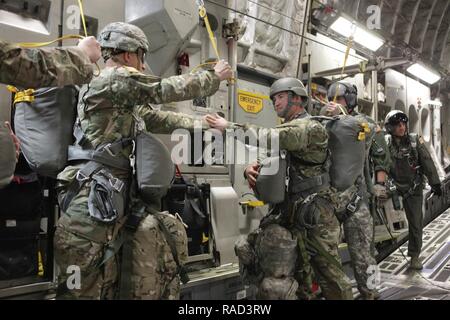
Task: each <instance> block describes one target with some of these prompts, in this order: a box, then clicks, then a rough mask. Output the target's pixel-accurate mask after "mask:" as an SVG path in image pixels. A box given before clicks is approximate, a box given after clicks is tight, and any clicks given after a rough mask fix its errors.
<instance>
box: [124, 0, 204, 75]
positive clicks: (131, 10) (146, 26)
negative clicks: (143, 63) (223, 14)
mask: <svg viewBox="0 0 450 320" xmlns="http://www.w3.org/2000/svg"><path fill="white" fill-rule="evenodd" d="M198 20H199V15H198V7H197V6H196V4H195V1H194V0H182V1H180V0H152V1H148V0H126V1H125V21H126V22H128V23H131V24H134V25H136V26H138V27H140V28H141V29H142V30H143V31H144V32H145V34H146V36H147V38H148V40H149V42H150V50H149V53H148V54H147V63H148V65H149V66H150V68H151V70H152V71H153V73H154V74H155V75H162V74H163V73H164V72H165V71H166V69H167V68H168V67H169V66H170V64H171V63H172V62H173V61H174V59H175V58H176V56H177V53H178V52H179V50H180V48H181V47H182V46H183V44H184V42H185V41H188V40H189V38H190V36H191V35H192V34H193V33H194V31H195V28H196V27H197V25H198Z"/></svg>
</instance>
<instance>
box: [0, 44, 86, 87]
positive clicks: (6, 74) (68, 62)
mask: <svg viewBox="0 0 450 320" xmlns="http://www.w3.org/2000/svg"><path fill="white" fill-rule="evenodd" d="M92 74H93V67H92V63H91V61H90V60H89V58H88V56H87V55H86V54H85V53H84V52H83V51H82V49H80V48H78V47H66V48H41V49H23V48H21V47H18V46H16V45H14V44H11V43H8V42H5V41H2V40H0V82H1V83H4V84H10V85H14V86H17V87H20V88H23V89H28V88H43V87H56V86H59V87H61V86H65V85H69V84H75V85H81V84H84V83H88V82H89V81H90V80H91V78H92Z"/></svg>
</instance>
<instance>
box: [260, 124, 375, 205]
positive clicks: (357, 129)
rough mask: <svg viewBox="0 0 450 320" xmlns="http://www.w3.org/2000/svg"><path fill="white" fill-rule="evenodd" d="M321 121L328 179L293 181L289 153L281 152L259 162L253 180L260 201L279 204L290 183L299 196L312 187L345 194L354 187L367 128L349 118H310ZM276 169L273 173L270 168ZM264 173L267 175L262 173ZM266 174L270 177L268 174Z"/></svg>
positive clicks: (361, 167) (362, 163) (298, 179)
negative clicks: (327, 185)
mask: <svg viewBox="0 0 450 320" xmlns="http://www.w3.org/2000/svg"><path fill="white" fill-rule="evenodd" d="M309 119H312V120H317V121H320V122H321V123H322V124H323V125H324V126H325V128H326V129H327V132H328V135H329V138H328V149H329V153H330V155H329V159H328V161H329V176H328V175H320V176H316V177H311V178H307V179H302V178H301V177H300V178H297V177H295V178H296V179H292V177H291V176H292V174H291V176H290V173H289V171H292V170H290V169H291V168H289V167H290V162H291V161H292V159H290V158H289V154H287V155H286V151H283V150H282V151H281V153H280V155H278V156H274V157H269V158H266V159H264V160H263V161H261V165H260V169H259V175H258V178H257V179H256V187H255V195H256V196H257V198H258V199H259V200H261V201H264V202H266V203H271V204H277V203H281V202H283V201H284V200H285V195H286V190H287V187H288V185H289V184H294V183H295V184H296V185H293V186H292V185H291V186H289V189H290V190H292V189H293V190H298V191H299V193H308V189H309V190H314V189H315V187H317V186H320V185H322V184H323V185H324V184H327V183H330V184H331V186H332V187H334V188H336V189H337V190H338V191H344V190H346V189H348V188H350V187H351V186H352V185H354V184H355V182H356V180H357V179H358V177H359V176H361V175H362V173H363V169H364V161H365V139H366V135H367V134H368V133H369V132H370V128H369V125H368V124H367V123H365V122H362V121H360V120H358V119H356V118H355V117H353V116H350V115H339V116H335V117H323V116H317V117H310V118H309ZM274 166H275V167H278V168H279V170H278V172H277V173H276V174H273V171H274V170H273V167H274ZM266 172H267V174H265V173H266ZM269 172H270V173H271V174H269Z"/></svg>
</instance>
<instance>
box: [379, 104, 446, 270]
mask: <svg viewBox="0 0 450 320" xmlns="http://www.w3.org/2000/svg"><path fill="white" fill-rule="evenodd" d="M385 128H386V131H387V132H388V133H389V134H387V135H386V138H387V141H388V147H389V150H390V153H391V157H392V166H391V167H390V170H389V175H390V177H392V178H393V180H394V183H395V186H396V187H397V190H398V192H399V193H400V195H401V196H402V198H403V207H404V208H405V213H406V218H407V219H408V228H409V241H408V255H409V256H410V257H411V264H410V268H411V269H415V270H421V269H422V268H423V266H422V262H420V259H419V255H420V251H421V249H422V231H423V212H422V204H423V188H424V185H425V179H424V178H425V177H427V178H428V183H429V185H430V186H431V190H432V191H433V193H434V194H436V195H437V196H441V195H442V186H441V181H440V180H439V175H438V173H437V170H436V166H435V165H434V162H433V159H432V158H431V155H430V152H429V151H428V150H427V148H426V146H425V143H424V140H423V138H422V137H419V136H418V135H417V134H414V133H408V117H407V116H406V114H405V113H404V112H402V111H400V110H392V111H390V112H389V113H388V114H387V115H386V119H385Z"/></svg>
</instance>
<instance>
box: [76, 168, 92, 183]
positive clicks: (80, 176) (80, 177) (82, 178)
mask: <svg viewBox="0 0 450 320" xmlns="http://www.w3.org/2000/svg"><path fill="white" fill-rule="evenodd" d="M76 179H77V180H78V181H79V182H84V181H86V180H88V179H89V177H88V176H86V175H85V174H84V173H83V172H81V170H78V172H77V175H76Z"/></svg>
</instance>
